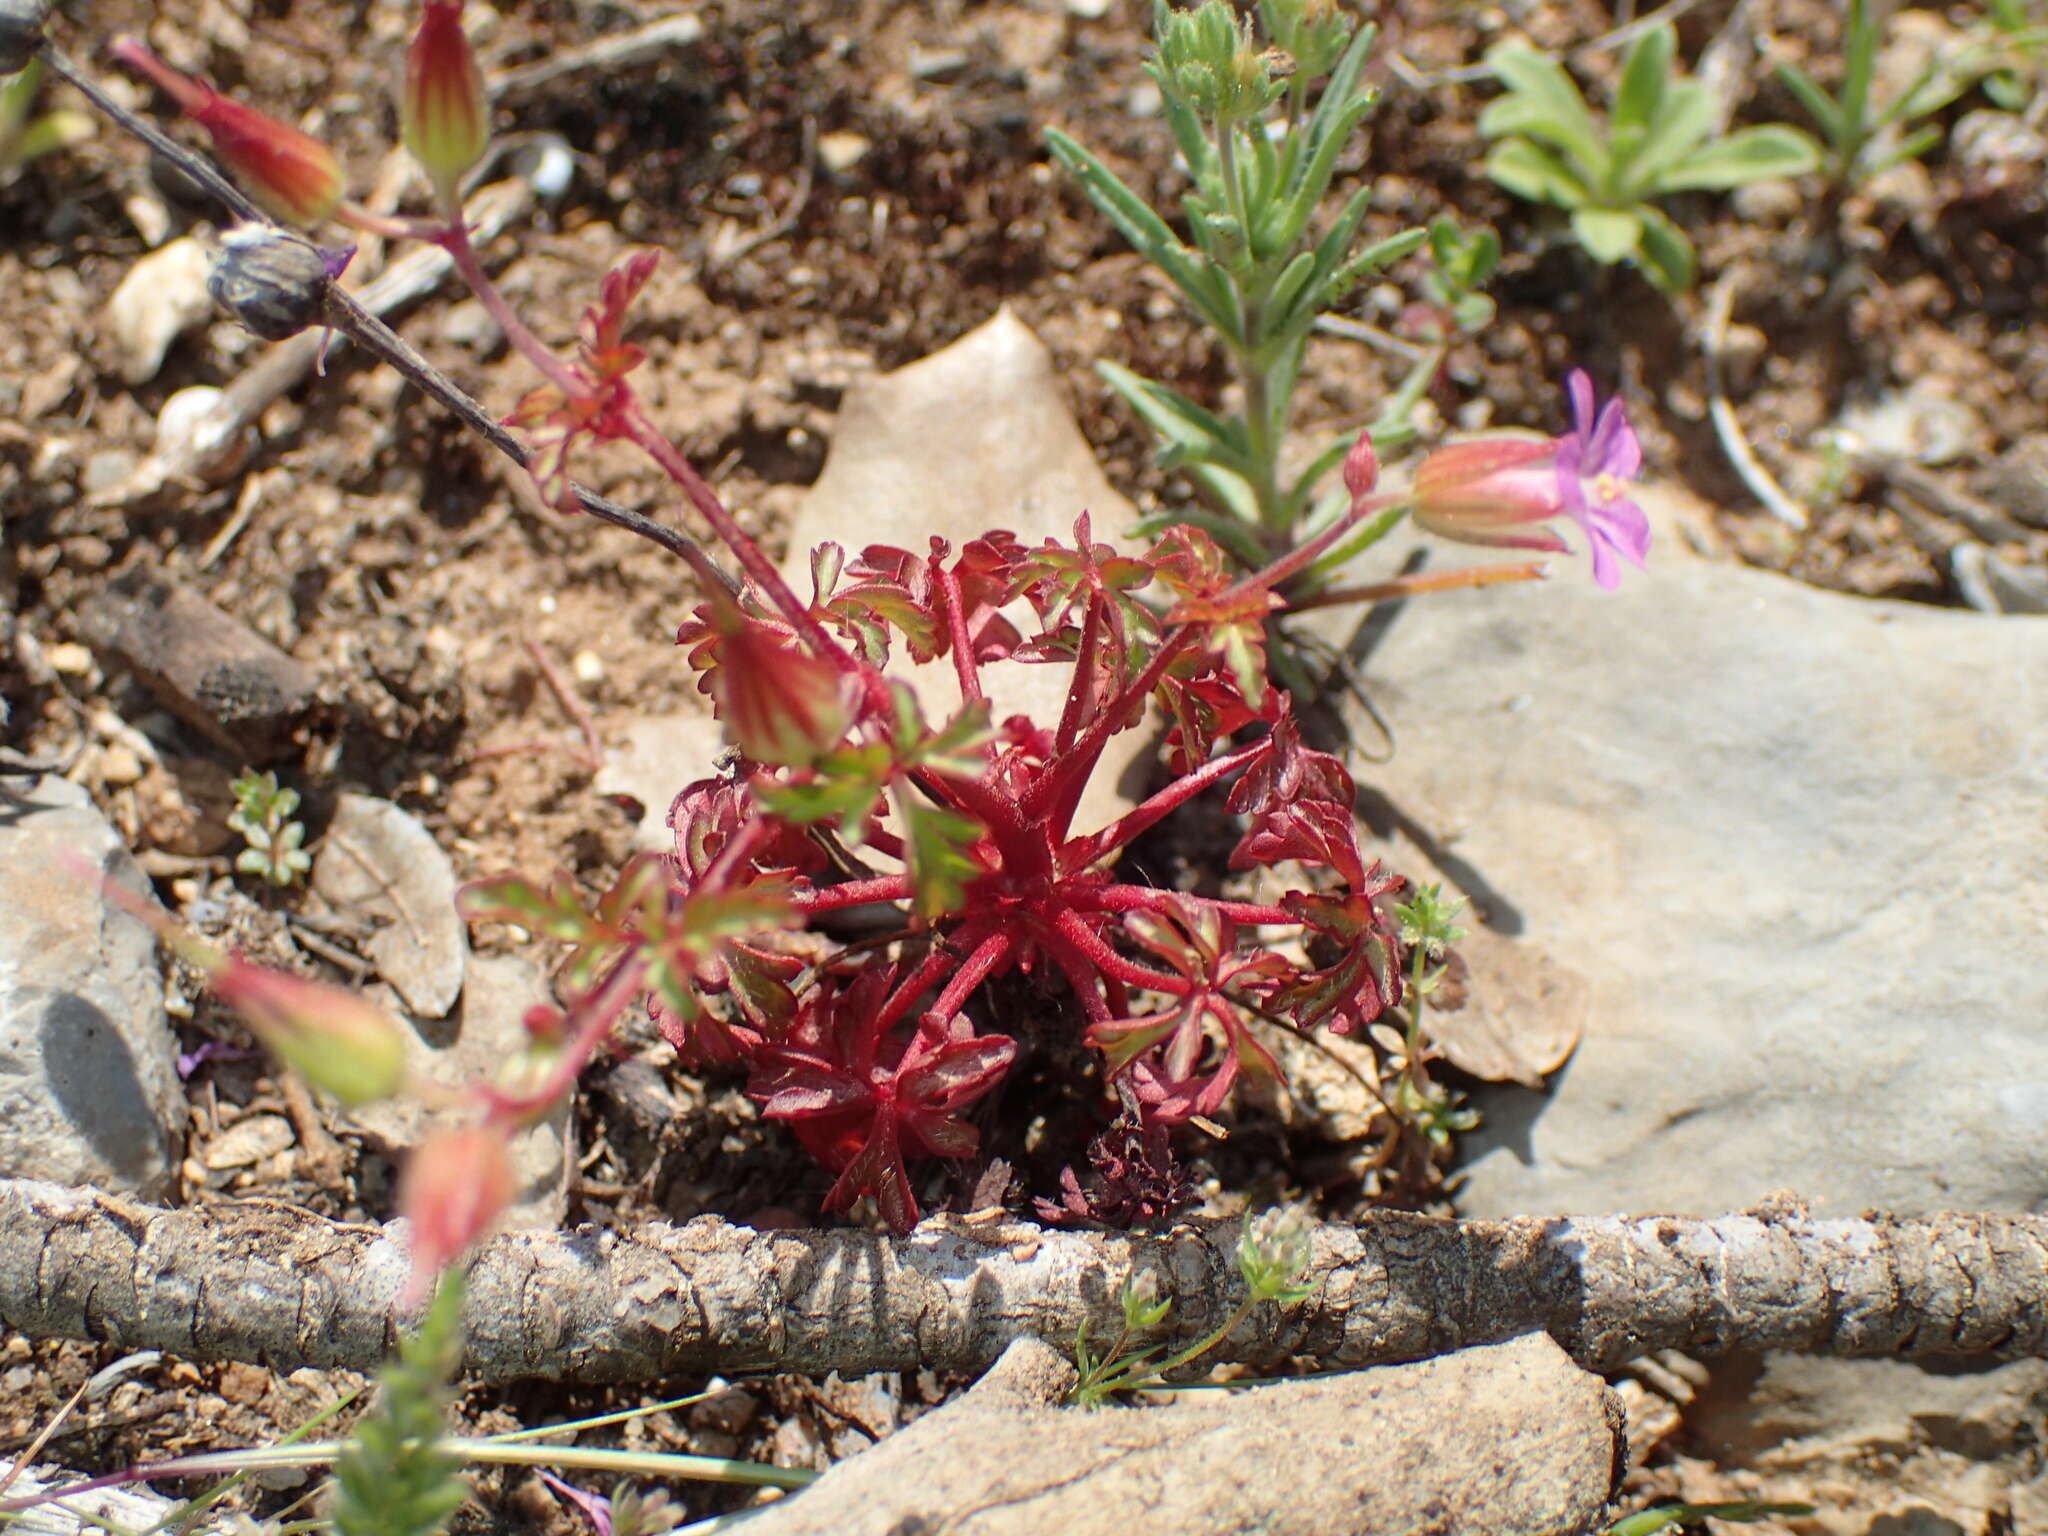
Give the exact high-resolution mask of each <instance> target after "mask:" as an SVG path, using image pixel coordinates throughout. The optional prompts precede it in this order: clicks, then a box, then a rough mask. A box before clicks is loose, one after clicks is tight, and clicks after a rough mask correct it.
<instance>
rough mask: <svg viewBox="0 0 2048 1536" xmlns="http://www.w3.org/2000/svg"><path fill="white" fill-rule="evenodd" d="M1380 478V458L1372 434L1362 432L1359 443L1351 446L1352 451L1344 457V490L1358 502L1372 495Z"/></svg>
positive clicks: (1359, 435)
mask: <svg viewBox="0 0 2048 1536" xmlns="http://www.w3.org/2000/svg"><path fill="white" fill-rule="evenodd" d="M1379 478H1380V456H1379V455H1378V454H1377V453H1375V452H1374V451H1373V446H1372V434H1371V433H1370V432H1361V433H1359V434H1358V441H1357V442H1355V443H1353V444H1352V445H1351V451H1350V452H1349V453H1347V454H1345V455H1344V489H1345V490H1347V491H1349V492H1350V493H1351V499H1352V501H1354V502H1356V501H1357V500H1359V499H1360V498H1361V497H1363V496H1366V495H1368V494H1370V492H1371V491H1372V488H1373V487H1374V486H1375V485H1377V484H1378V483H1379Z"/></svg>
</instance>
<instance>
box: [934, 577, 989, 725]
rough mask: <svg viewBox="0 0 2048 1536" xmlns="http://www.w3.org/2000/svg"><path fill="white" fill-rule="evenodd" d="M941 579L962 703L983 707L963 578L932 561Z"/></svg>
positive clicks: (954, 669) (979, 670)
mask: <svg viewBox="0 0 2048 1536" xmlns="http://www.w3.org/2000/svg"><path fill="white" fill-rule="evenodd" d="M932 569H933V571H935V572H936V573H937V575H938V580H939V591H940V592H941V593H943V594H944V596H945V602H946V629H947V631H948V633H949V634H950V635H951V636H952V641H953V673H954V675H955V676H956V677H958V678H959V679H960V702H961V703H963V704H979V703H980V702H981V700H982V692H981V669H980V668H979V667H978V666H976V665H975V661H974V642H973V640H972V639H970V638H969V636H968V634H967V615H966V614H965V613H963V612H961V610H960V578H959V577H957V576H955V575H954V574H953V573H952V572H951V571H949V570H947V569H946V568H945V566H944V565H942V564H941V563H940V562H939V561H937V560H933V561H932Z"/></svg>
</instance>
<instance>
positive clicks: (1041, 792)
mask: <svg viewBox="0 0 2048 1536" xmlns="http://www.w3.org/2000/svg"><path fill="white" fill-rule="evenodd" d="M1191 628H1192V626H1190V625H1183V626H1181V628H1179V629H1177V630H1175V631H1174V632H1173V633H1172V634H1170V635H1168V636H1167V637H1166V638H1165V639H1164V640H1163V641H1161V642H1160V645H1159V649H1158V650H1156V651H1154V652H1153V653H1152V659H1151V661H1149V662H1148V663H1146V666H1145V670H1144V671H1143V672H1141V673H1139V674H1138V677H1137V680H1136V681H1135V682H1133V683H1132V684H1131V685H1130V686H1129V687H1128V688H1126V689H1124V691H1123V692H1122V693H1119V694H1118V695H1117V696H1116V698H1115V699H1113V700H1112V701H1111V702H1110V703H1109V705H1108V706H1107V707H1105V708H1103V709H1102V710H1100V711H1098V712H1097V713H1096V716H1095V719H1094V721H1093V722H1092V723H1091V724H1090V725H1089V727H1088V729H1087V731H1086V732H1085V733H1084V734H1083V735H1082V737H1081V739H1080V740H1079V741H1077V742H1076V743H1075V744H1074V747H1073V750H1072V751H1070V752H1064V753H1061V754H1060V756H1059V758H1058V760H1057V761H1056V762H1055V763H1054V764H1053V766H1052V767H1051V769H1050V771H1048V772H1047V773H1046V775H1045V777H1043V778H1042V779H1040V780H1039V781H1038V782H1037V783H1036V784H1034V785H1032V786H1031V788H1030V789H1029V790H1028V791H1026V792H1025V794H1024V796H1023V797H1022V801H1023V803H1022V804H1021V805H1020V806H1019V807H1018V814H1019V815H1020V816H1022V817H1023V819H1024V820H1025V821H1026V822H1027V823H1041V822H1042V823H1045V824H1046V825H1047V826H1048V827H1049V828H1050V829H1051V831H1052V835H1053V836H1055V837H1064V836H1065V835H1066V830H1067V828H1066V821H1064V820H1059V819H1056V818H1054V817H1053V814H1052V813H1053V811H1054V810H1055V808H1057V807H1059V806H1060V805H1062V804H1063V803H1065V802H1066V800H1067V798H1068V797H1069V796H1070V795H1071V796H1073V797H1075V798H1078V796H1079V793H1080V785H1081V784H1083V783H1085V782H1086V781H1087V778H1088V775H1089V774H1091V773H1093V772H1094V771H1095V764H1096V760H1097V759H1098V758H1100V757H1101V755H1102V748H1103V745H1104V744H1105V743H1106V742H1107V741H1108V740H1109V738H1110V737H1111V736H1114V735H1115V734H1116V731H1117V722H1118V721H1120V720H1121V719H1122V718H1123V717H1124V715H1125V714H1126V713H1128V712H1129V711H1130V710H1131V709H1132V708H1133V707H1134V706H1135V705H1136V704H1137V703H1138V702H1139V701H1140V700H1142V699H1144V698H1146V697H1147V696H1148V695H1150V693H1151V692H1152V690H1153V689H1154V688H1156V687H1158V686H1159V679H1160V678H1162V677H1164V676H1165V675H1166V669H1167V668H1168V667H1170V666H1172V665H1173V662H1174V659H1175V658H1176V657H1178V656H1179V655H1180V653H1181V652H1182V651H1183V650H1185V649H1186V648H1187V645H1188V641H1189V638H1190V635H1189V630H1190V629H1191ZM1072 816H1073V808H1072V806H1071V805H1068V807H1067V817H1068V818H1069V819H1070V818H1071V817H1072Z"/></svg>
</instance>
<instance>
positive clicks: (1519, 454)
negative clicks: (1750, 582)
mask: <svg viewBox="0 0 2048 1536" xmlns="http://www.w3.org/2000/svg"><path fill="white" fill-rule="evenodd" d="M1565 386H1566V388H1567V389H1568V390H1569V391H1570V393H1571V401H1572V430H1571V431H1570V432H1568V433H1567V434H1565V435H1564V436H1563V437H1558V438H1549V439H1544V438H1529V437H1506V436H1501V437H1479V438H1474V439H1472V440H1471V441H1469V442H1463V443H1452V444H1450V445H1448V446H1447V447H1443V448H1439V449H1437V450H1436V451H1435V452H1434V453H1431V454H1429V455H1427V456H1426V457H1425V458H1424V459H1423V461H1422V464H1421V466H1420V467H1419V468H1418V469H1417V470H1416V471H1415V487H1414V492H1413V495H1414V507H1413V515H1414V518H1415V521H1416V522H1417V523H1418V524H1419V525H1420V526H1422V527H1424V528H1427V529H1428V530H1429V531H1430V532H1431V533H1435V534H1440V535H1442V536H1443V537H1444V538H1447V539H1458V540H1460V541H1462V542H1464V543H1467V544H1500V545H1509V546H1512V547H1514V548H1517V549H1542V550H1552V551H1563V550H1566V549H1568V548H1570V546H1569V545H1567V544H1566V543H1565V541H1564V540H1563V538H1562V537H1560V536H1559V535H1558V533H1557V532H1556V531H1555V530H1554V529H1552V528H1549V527H1547V526H1543V525H1545V524H1547V523H1548V522H1549V520H1550V519H1551V518H1554V517H1557V516H1559V515H1560V514H1561V515H1563V516H1565V517H1569V518H1570V519H1571V520H1572V521H1573V522H1575V523H1577V524H1578V525H1579V527H1580V528H1581V529H1582V530H1584V532H1585V535H1586V542H1587V544H1588V545H1589V546H1590V548H1591V550H1592V554H1593V579H1594V580H1595V581H1597V582H1599V583H1600V585H1601V586H1603V587H1608V588H1612V587H1614V586H1616V585H1618V584H1619V583H1620V581H1621V567H1620V565H1619V563H1618V562H1617V560H1616V558H1615V557H1616V556H1617V555H1619V556H1621V557H1622V558H1623V559H1626V560H1627V561H1628V562H1629V563H1630V564H1632V565H1634V566H1636V567H1637V568H1638V569H1640V568H1641V567H1642V564H1643V559H1644V557H1645V556H1646V555H1647V554H1648V553H1649V549H1650V521H1649V519H1648V518H1647V517H1645V516H1644V515H1643V509H1642V508H1641V507H1639V506H1637V505H1636V504H1635V502H1633V501H1631V500H1630V499H1629V498H1628V497H1627V496H1625V495H1624V494H1623V487H1624V486H1625V484H1626V483H1627V482H1628V481H1630V480H1633V479H1634V478H1635V476H1636V473H1637V471H1639V470H1640V469H1641V468H1642V465H1643V453H1642V448H1641V447H1640V446H1639V445H1638V444H1637V442H1636V435H1635V432H1634V430H1633V429H1632V428H1630V426H1629V424H1628V417H1627V416H1626V415H1625V414H1624V413H1623V411H1622V408H1621V402H1620V401H1619V400H1610V401H1608V402H1607V404H1606V405H1605V406H1604V407H1603V408H1602V409H1601V410H1600V411H1599V412H1598V413H1597V415H1596V414H1595V412H1594V409H1593V381H1592V380H1591V379H1590V378H1588V377H1587V376H1586V374H1585V373H1584V371H1583V370H1579V369H1574V370H1573V371H1572V373H1571V376H1570V377H1569V378H1568V379H1567V380H1566V381H1565Z"/></svg>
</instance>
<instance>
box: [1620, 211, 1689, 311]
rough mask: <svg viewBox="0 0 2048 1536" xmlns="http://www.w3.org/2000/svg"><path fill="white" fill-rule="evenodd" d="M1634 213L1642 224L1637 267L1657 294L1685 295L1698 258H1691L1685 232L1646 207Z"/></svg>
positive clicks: (1660, 214)
mask: <svg viewBox="0 0 2048 1536" xmlns="http://www.w3.org/2000/svg"><path fill="white" fill-rule="evenodd" d="M1635 211H1636V214H1637V216H1638V217H1639V218H1641V219H1642V221H1643V233H1642V242H1641V244H1640V245H1638V246H1637V248H1636V257H1635V260H1636V266H1637V267H1638V268H1639V269H1640V270H1641V272H1642V274H1643V276H1644V277H1646V278H1648V279H1649V280H1650V284H1651V286H1652V287H1654V288H1656V289H1657V291H1658V292H1660V293H1662V294H1664V295H1666V296H1667V297H1668V296H1670V295H1673V294H1680V293H1684V292H1685V291H1687V290H1688V289H1690V288H1691V287H1692V285H1693V283H1694V282H1695V281H1696V280H1697V279H1698V277H1699V258H1698V257H1696V256H1694V255H1693V249H1692V242H1691V241H1690V240H1688V239H1686V237H1685V231H1683V230H1682V229H1680V228H1679V227H1678V226H1677V225H1676V224H1674V223H1672V222H1671V220H1670V219H1668V218H1666V217H1665V216H1664V215H1663V214H1662V213H1661V212H1659V211H1658V210H1657V209H1655V208H1652V207H1650V206H1649V205H1648V204H1645V205H1644V206H1642V207H1640V208H1638V209H1636V210H1635Z"/></svg>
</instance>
